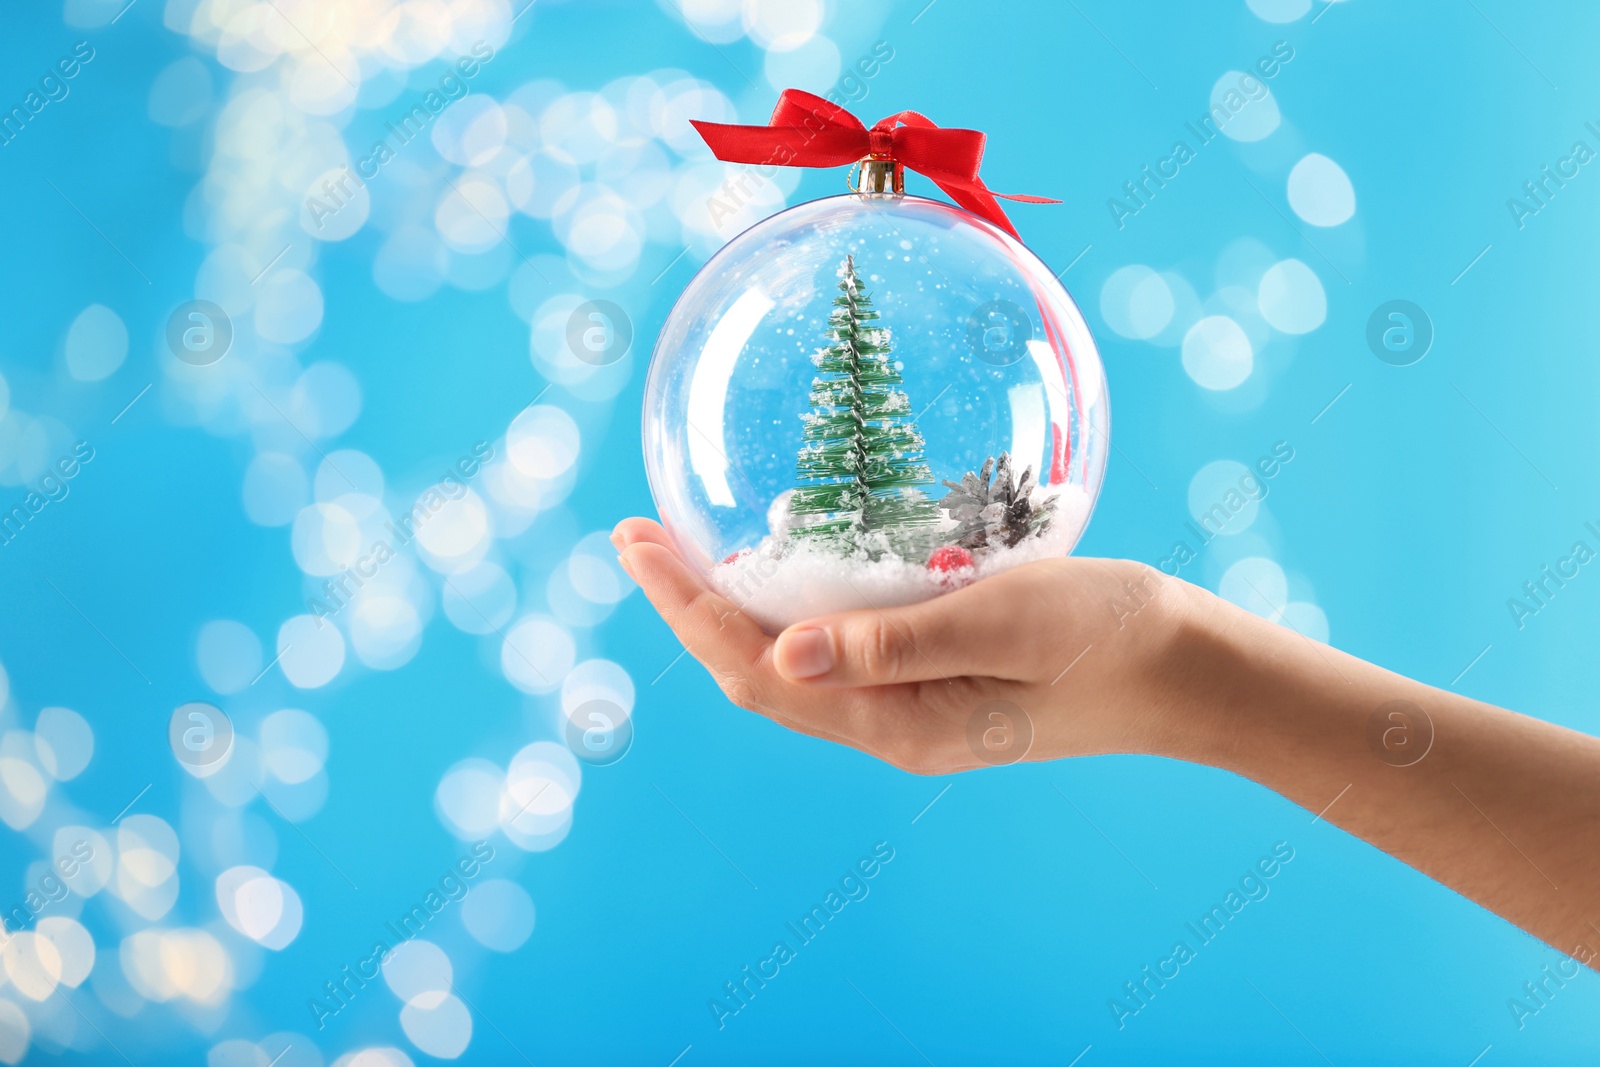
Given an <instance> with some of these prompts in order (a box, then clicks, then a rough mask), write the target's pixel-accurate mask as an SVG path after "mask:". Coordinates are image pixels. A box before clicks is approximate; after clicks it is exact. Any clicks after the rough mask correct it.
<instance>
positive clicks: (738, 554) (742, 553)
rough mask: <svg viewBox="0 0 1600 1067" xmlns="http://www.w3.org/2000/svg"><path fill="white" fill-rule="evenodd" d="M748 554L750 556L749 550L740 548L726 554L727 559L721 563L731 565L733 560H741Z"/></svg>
mask: <svg viewBox="0 0 1600 1067" xmlns="http://www.w3.org/2000/svg"><path fill="white" fill-rule="evenodd" d="M749 554H750V550H749V549H748V548H741V549H739V550H738V551H736V552H729V553H728V558H727V559H725V560H723V561H722V562H723V563H733V562H734V561H735V560H738V559H742V558H743V557H745V556H748V555H749Z"/></svg>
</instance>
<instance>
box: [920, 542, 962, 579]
mask: <svg viewBox="0 0 1600 1067" xmlns="http://www.w3.org/2000/svg"><path fill="white" fill-rule="evenodd" d="M970 566H972V553H971V552H968V551H967V550H966V549H964V548H962V547H961V546H960V545H945V546H944V547H943V548H936V549H934V551H933V555H931V556H929V557H928V569H929V570H930V571H939V572H941V573H944V574H949V573H950V572H951V571H956V570H962V569H964V568H967V567H970Z"/></svg>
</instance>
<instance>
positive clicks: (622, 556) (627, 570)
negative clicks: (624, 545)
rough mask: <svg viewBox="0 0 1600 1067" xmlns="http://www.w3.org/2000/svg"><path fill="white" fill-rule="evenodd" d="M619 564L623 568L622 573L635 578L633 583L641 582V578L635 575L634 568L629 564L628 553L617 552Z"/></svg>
mask: <svg viewBox="0 0 1600 1067" xmlns="http://www.w3.org/2000/svg"><path fill="white" fill-rule="evenodd" d="M617 566H619V567H621V568H622V573H624V574H626V575H627V576H628V577H629V578H632V579H633V584H635V585H638V584H639V579H637V578H634V577H633V568H632V567H631V566H629V565H628V556H627V554H626V553H618V554H617Z"/></svg>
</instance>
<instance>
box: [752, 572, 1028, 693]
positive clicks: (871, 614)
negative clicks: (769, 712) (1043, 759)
mask: <svg viewBox="0 0 1600 1067" xmlns="http://www.w3.org/2000/svg"><path fill="white" fill-rule="evenodd" d="M1026 569H1027V568H1026V567H1021V568H1017V569H1015V570H1012V571H1007V572H1006V573H1005V574H1000V575H996V576H994V577H992V578H987V579H984V580H983V581H980V582H976V583H974V584H973V585H970V586H968V587H966V588H965V589H961V590H958V591H956V592H953V593H947V594H945V595H943V596H939V597H935V598H934V599H932V600H926V601H923V602H922V603H920V604H911V605H907V606H904V607H895V608H883V609H876V608H868V609H866V610H863V611H851V612H843V613H840V614H837V615H827V616H823V617H821V618H818V619H811V620H808V621H806V622H802V623H797V624H796V625H794V626H791V627H789V628H788V629H787V630H785V631H784V632H783V633H781V634H779V635H778V640H777V643H776V645H775V646H774V649H773V665H774V666H775V667H776V669H777V671H778V674H779V676H780V677H782V678H784V679H785V680H787V681H791V682H805V683H808V684H812V685H817V684H821V685H830V686H874V685H894V684H897V683H903V682H927V681H949V680H951V679H954V678H959V677H963V676H975V677H991V678H1007V679H1013V680H1018V681H1023V680H1027V679H1029V678H1031V677H1032V675H1033V674H1034V673H1036V671H1035V669H1034V668H1035V667H1036V663H1037V659H1036V657H1037V655H1038V654H1039V652H1038V643H1039V642H1038V639H1037V634H1038V631H1039V630H1040V629H1041V628H1042V627H1053V626H1055V625H1056V624H1053V623H1047V622H1046V621H1045V620H1044V619H1043V618H1042V617H1041V616H1042V611H1041V610H1040V609H1041V608H1042V605H1041V604H1040V601H1039V598H1038V596H1037V595H1036V593H1035V592H1034V591H1033V590H1032V585H1033V583H1032V582H1031V581H1029V580H1027V579H1026V577H1025V576H1023V575H1022V572H1023V571H1024V570H1026ZM1013 576H1016V577H1013ZM1019 577H1020V578H1022V580H1021V581H1019V580H1018V578H1019Z"/></svg>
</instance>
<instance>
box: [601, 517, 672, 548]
mask: <svg viewBox="0 0 1600 1067" xmlns="http://www.w3.org/2000/svg"><path fill="white" fill-rule="evenodd" d="M644 541H649V542H652V543H653V544H658V545H665V546H666V547H667V548H671V547H672V539H671V537H669V536H668V534H667V531H666V530H664V529H662V528H661V524H660V523H658V522H653V521H651V520H650V519H641V518H637V517H635V518H631V519H623V520H622V521H621V522H619V523H617V526H616V529H614V530H612V531H611V543H612V544H614V545H616V546H617V551H618V552H621V551H622V550H623V549H625V548H627V547H628V546H629V545H636V544H639V543H641V542H644Z"/></svg>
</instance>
